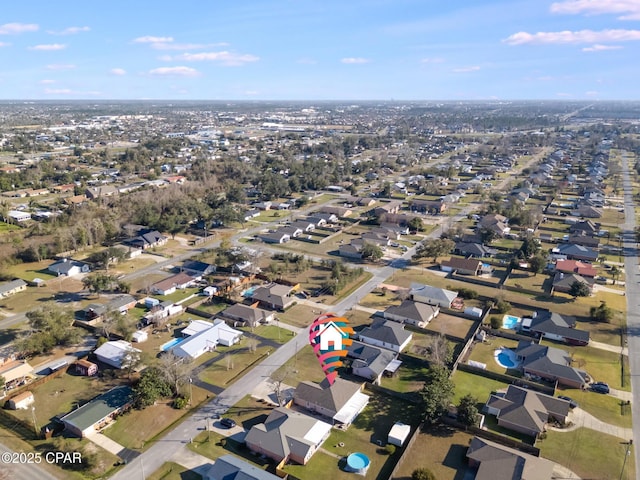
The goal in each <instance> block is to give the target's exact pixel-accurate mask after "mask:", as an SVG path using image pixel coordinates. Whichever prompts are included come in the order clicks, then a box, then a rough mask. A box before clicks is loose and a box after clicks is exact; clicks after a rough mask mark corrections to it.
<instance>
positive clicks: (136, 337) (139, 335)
mask: <svg viewBox="0 0 640 480" xmlns="http://www.w3.org/2000/svg"><path fill="white" fill-rule="evenodd" d="M148 338H149V334H148V333H147V332H144V331H142V330H137V331H135V332H133V335H131V341H132V342H137V343H142V342H146V341H147V339H148Z"/></svg>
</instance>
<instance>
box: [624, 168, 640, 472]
mask: <svg viewBox="0 0 640 480" xmlns="http://www.w3.org/2000/svg"><path fill="white" fill-rule="evenodd" d="M632 168H633V165H629V162H628V160H627V158H626V157H623V159H622V186H623V190H624V216H625V223H624V224H623V225H621V229H622V241H623V243H622V247H623V255H624V270H625V275H626V282H625V289H626V294H627V346H628V350H629V367H630V370H631V372H630V373H631V375H630V377H631V392H632V393H633V401H632V402H631V414H632V427H633V437H634V438H635V439H636V442H634V444H633V451H634V455H635V459H636V461H635V465H636V472H637V477H638V478H640V467H639V466H640V463H638V462H639V461H640V399H639V398H638V393H637V392H639V391H640V282H639V280H640V271H639V270H638V251H637V247H636V236H635V232H634V229H635V227H636V214H635V207H634V200H633V187H632V184H631V175H630V171H631V169H632Z"/></svg>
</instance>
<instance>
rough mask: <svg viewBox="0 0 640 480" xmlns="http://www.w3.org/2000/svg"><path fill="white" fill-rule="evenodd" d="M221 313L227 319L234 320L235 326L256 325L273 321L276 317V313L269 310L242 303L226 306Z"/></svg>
mask: <svg viewBox="0 0 640 480" xmlns="http://www.w3.org/2000/svg"><path fill="white" fill-rule="evenodd" d="M219 315H220V316H222V317H223V318H224V319H225V320H230V321H231V322H233V326H234V327H235V326H237V325H244V326H248V327H256V326H258V325H260V324H268V323H271V322H272V321H273V320H274V319H275V314H274V313H273V312H270V311H269V310H264V309H262V308H258V307H254V306H251V305H243V304H241V303H236V304H235V305H231V306H230V307H228V308H225V309H224V310H223V311H221V312H220V313H219ZM231 322H230V323H231Z"/></svg>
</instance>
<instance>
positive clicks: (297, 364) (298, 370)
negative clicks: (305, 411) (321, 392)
mask: <svg viewBox="0 0 640 480" xmlns="http://www.w3.org/2000/svg"><path fill="white" fill-rule="evenodd" d="M285 372H288V375H287V377H286V378H285V381H284V383H286V384H287V385H291V386H294V387H295V386H296V385H298V383H300V382H302V381H305V380H309V381H311V382H321V381H322V380H323V379H324V378H325V375H324V372H323V371H322V368H321V367H320V364H319V363H318V359H317V358H316V355H315V353H313V349H312V348H311V345H306V346H305V347H304V348H303V349H302V350H300V351H299V352H298V353H297V354H296V355H294V356H293V357H292V358H290V359H289V360H287V362H286V363H285V364H284V365H283V366H281V367H280V368H279V369H278V370H276V373H275V375H276V376H278V377H279V376H280V375H282V374H284V373H285Z"/></svg>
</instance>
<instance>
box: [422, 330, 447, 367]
mask: <svg viewBox="0 0 640 480" xmlns="http://www.w3.org/2000/svg"><path fill="white" fill-rule="evenodd" d="M427 349H428V351H429V354H428V359H429V363H430V364H435V365H439V366H446V365H448V364H449V363H451V361H452V360H453V344H452V343H451V342H450V341H449V340H447V338H446V337H445V336H444V335H443V334H439V335H432V336H431V337H430V338H429V341H428V344H427Z"/></svg>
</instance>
